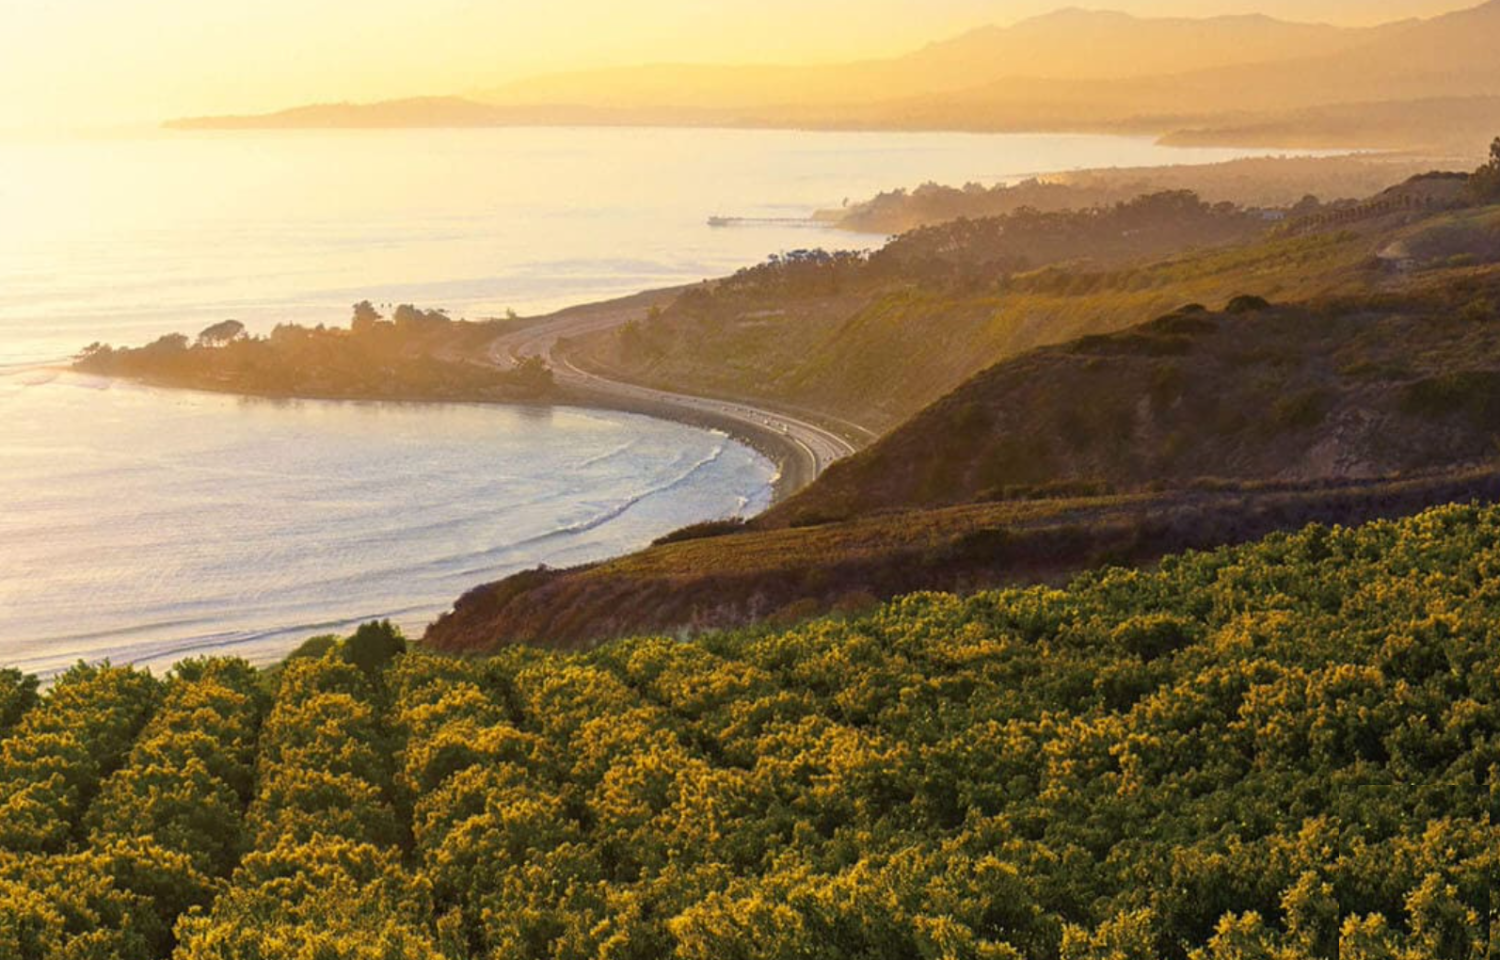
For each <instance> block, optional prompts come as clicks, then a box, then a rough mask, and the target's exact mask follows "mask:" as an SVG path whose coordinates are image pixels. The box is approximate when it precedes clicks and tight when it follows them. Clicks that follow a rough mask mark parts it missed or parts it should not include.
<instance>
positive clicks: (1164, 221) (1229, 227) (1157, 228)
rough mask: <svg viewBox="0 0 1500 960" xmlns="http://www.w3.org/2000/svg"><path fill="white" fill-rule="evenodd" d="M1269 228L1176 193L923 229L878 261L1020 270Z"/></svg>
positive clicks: (1110, 259)
mask: <svg viewBox="0 0 1500 960" xmlns="http://www.w3.org/2000/svg"><path fill="white" fill-rule="evenodd" d="M1308 202H1309V203H1311V204H1313V205H1316V204H1317V200H1316V199H1313V198H1309V201H1308ZM1266 226H1267V223H1266V221H1265V220H1263V219H1261V217H1260V216H1259V215H1257V214H1255V213H1252V212H1249V211H1245V210H1242V209H1241V208H1239V207H1237V206H1235V205H1234V204H1232V203H1218V204H1209V203H1206V202H1204V201H1203V200H1202V199H1201V198H1199V196H1198V195H1197V194H1196V193H1193V192H1191V191H1187V190H1173V191H1166V192H1162V193H1155V194H1150V195H1147V196H1142V197H1137V198H1135V199H1133V200H1129V201H1126V202H1123V203H1117V204H1113V205H1110V206H1101V207H1090V208H1087V209H1082V210H1057V211H1050V212H1042V211H1038V210H1035V209H1031V208H1027V207H1023V208H1021V209H1019V210H1015V211H1013V212H1011V213H1008V214H1005V215H1003V216H998V217H984V218H979V219H968V218H961V219H958V220H955V221H951V222H948V223H943V224H938V225H935V226H929V227H920V228H918V229H916V230H912V231H910V232H908V233H905V234H902V235H901V236H899V237H897V238H896V239H895V240H893V241H892V242H891V243H890V244H889V245H888V246H887V247H886V248H885V249H884V250H883V251H882V252H881V256H882V257H889V258H892V259H894V260H896V261H898V262H900V263H901V264H903V266H904V267H905V269H907V270H916V271H917V272H919V273H929V272H940V271H941V270H942V268H943V266H944V265H946V266H947V267H949V268H952V267H958V266H965V265H967V266H979V267H988V268H989V269H990V272H992V273H994V272H1018V271H1019V270H1024V269H1034V268H1037V267H1042V266H1045V265H1048V264H1052V263H1059V262H1062V261H1067V260H1092V261H1096V262H1101V263H1120V262H1125V261H1131V260H1141V259H1146V258H1149V257H1152V256H1157V255H1163V254H1166V253H1170V252H1173V251H1177V250H1182V249H1186V248H1189V247H1202V246H1216V245H1221V244H1226V243H1233V242H1236V241H1242V240H1248V239H1250V238H1252V237H1254V236H1256V235H1257V234H1259V233H1262V232H1264V230H1265V229H1266Z"/></svg>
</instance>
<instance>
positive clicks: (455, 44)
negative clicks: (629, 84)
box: [0, 0, 1478, 129]
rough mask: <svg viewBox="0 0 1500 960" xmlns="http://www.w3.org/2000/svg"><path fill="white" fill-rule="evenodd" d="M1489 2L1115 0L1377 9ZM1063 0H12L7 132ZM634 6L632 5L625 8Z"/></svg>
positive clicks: (901, 24) (511, 73)
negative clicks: (13, 128)
mask: <svg viewBox="0 0 1500 960" xmlns="http://www.w3.org/2000/svg"><path fill="white" fill-rule="evenodd" d="M1477 3H1478V0H1113V2H1110V0H1105V2H1094V3H1088V4H1085V5H1087V6H1093V7H1099V8H1105V9H1119V10H1128V11H1130V12H1132V13H1137V14H1147V15H1149V14H1177V15H1194V16H1202V15H1207V14H1211V13H1231V12H1263V13H1268V14H1272V15H1276V16H1282V17H1285V18H1288V19H1302V20H1311V19H1319V20H1326V21H1333V22H1342V23H1371V22H1377V21H1381V20H1389V19H1395V18H1399V17H1404V16H1412V15H1426V14H1432V13H1440V12H1443V11H1446V10H1454V9H1459V8H1462V7H1466V6H1473V5H1476V4H1477ZM1066 5H1068V4H1067V3H1066V2H1065V0H1055V2H1049V0H811V2H809V0H0V64H3V67H0V129H3V128H8V127H17V126H28V125H39V124H55V125H61V126H68V125H77V124H112V123H128V122H146V121H154V120H157V119H160V118H163V117H171V116H180V115H184V114H196V113H219V112H235V111H259V110H267V109H274V108H277V107H282V106H288V105H294V104H298V103H305V102H309V101H330V100H345V99H348V100H371V99H380V98H384V97H394V96H405V95H411V94H417V93H447V92H462V91H465V90H470V89H473V88H477V87H484V86H490V85H494V84H496V83H499V82H503V81H505V80H508V79H512V78H515V77H518V76H524V75H527V74H534V73H538V72H549V71H555V70H566V69H572V68H576V67H589V66H601V65H612V64H623V63H632V62H640V61H664V60H670V61H681V62H690V61H692V62H714V61H741V62H807V61H818V60H840V59H848V58H853V57H859V56H867V55H879V54H888V53H896V52H901V51H904V50H908V49H912V48H915V47H918V46H920V45H922V44H923V43H925V42H927V41H929V40H935V39H940V38H942V37H944V36H947V35H950V34H954V33H957V32H959V31H962V30H964V29H967V28H970V27H974V26H978V25H981V24H986V23H1007V22H1011V21H1014V20H1017V19H1020V18H1023V17H1027V16H1031V15H1034V14H1037V13H1044V12H1047V11H1049V10H1052V9H1056V8H1057V7H1059V6H1066ZM627 11H628V12H627Z"/></svg>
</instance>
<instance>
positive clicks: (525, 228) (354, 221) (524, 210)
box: [0, 129, 1265, 364]
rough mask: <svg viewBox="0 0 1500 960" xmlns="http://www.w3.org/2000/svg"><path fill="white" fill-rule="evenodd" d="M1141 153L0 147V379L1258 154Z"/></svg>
mask: <svg viewBox="0 0 1500 960" xmlns="http://www.w3.org/2000/svg"><path fill="white" fill-rule="evenodd" d="M1264 152H1265V151H1263V150H1261V151H1244V150H1233V149H1221V148H1211V149H1177V148H1169V147H1161V146H1158V145H1156V144H1155V143H1153V142H1152V141H1151V140H1149V139H1147V138H1119V137H1102V136H1082V135H1080V136H1064V135H1032V136H1018V135H993V134H972V135H971V134H951V133H933V134H899V133H810V132H800V131H759V130H680V129H498V130H492V129H481V130H407V131H350V132H265V133H234V134H201V135H188V134H179V135H167V134H164V135H162V136H156V137H148V138H141V139H120V140H92V141H54V142H44V143H5V142H0V364H8V363H16V362H20V361H28V360H38V359H56V358H58V357H63V356H68V355H70V354H72V353H73V352H75V351H76V350H77V349H78V348H80V347H82V346H84V345H86V344H87V343H89V342H91V341H94V340H104V341H106V342H113V343H116V344H120V343H135V342H140V341H143V340H146V339H149V338H153V337H156V336H159V335H161V334H163V333H170V332H174V331H182V332H187V333H194V332H196V331H197V330H199V329H202V328H203V327H205V326H207V325H208V324H209V323H212V322H214V321H216V320H222V319H226V318H231V317H232V318H234V319H237V320H241V321H243V322H244V323H246V324H247V325H248V326H249V327H250V328H251V329H252V330H256V331H266V330H269V328H270V327H271V326H273V325H275V324H276V323H279V322H283V321H296V322H304V323H314V324H316V323H322V322H326V323H343V322H346V319H347V313H348V306H349V304H351V303H353V302H355V301H357V300H363V299H367V298H368V299H371V300H374V301H376V302H379V303H385V302H392V303H400V302H412V303H415V304H417V305H419V306H422V307H424V308H437V307H446V308H448V309H449V310H450V311H451V312H452V315H453V316H454V317H455V318H458V317H468V318H470V319H477V318H480V317H486V316H497V315H501V314H503V313H504V311H505V310H506V309H508V308H509V309H515V310H518V311H521V312H522V313H530V312H534V311H538V310H544V309H549V308H556V307H561V306H566V305H569V304H572V303H577V302H580V301H583V300H589V299H594V298H599V297H607V296H612V295H617V294H629V293H635V292H637V291H639V290H641V289H645V288H648V287H652V286H663V285H668V284H675V283H685V282H692V281H695V280H701V279H704V278H706V277H712V276H717V275H721V274H724V273H726V272H730V271H733V270H735V269H737V268H739V267H742V266H746V265H749V264H753V263H756V262H759V261H761V260H763V259H764V258H765V257H766V255H768V254H771V253H776V252H778V251H781V250H788V249H793V248H796V247H800V246H819V245H822V246H828V247H867V246H873V245H877V244H878V239H879V238H873V237H867V236H860V235H856V234H849V233H843V232H837V231H832V230H825V229H814V228H807V227H790V228H766V227H756V228H737V229H717V230H716V229H713V228H710V227H709V226H707V219H708V217H709V216H711V215H713V214H724V215H738V216H763V217H766V216H774V217H800V216H806V215H808V214H810V213H812V212H813V211H814V210H816V209H818V208H820V207H833V206H838V205H839V204H840V203H841V202H842V201H843V200H844V198H846V197H847V198H852V199H864V198H866V197H868V196H870V195H872V194H874V193H876V192H878V191H880V190H888V189H894V188H898V187H910V186H915V185H916V184H918V183H921V182H923V181H926V180H935V181H937V182H940V183H952V184H961V183H964V182H967V181H970V180H979V181H983V182H986V183H990V182H996V181H999V180H1002V179H1006V178H1009V177H1014V176H1020V175H1024V174H1029V173H1036V172H1051V171H1058V170H1066V169H1076V168H1080V167H1098V166H1126V167H1128V166H1143V165H1154V164H1164V163H1199V162H1211V161H1215V160H1223V159H1229V158H1232V157H1236V156H1244V155H1250V154H1259V153H1264Z"/></svg>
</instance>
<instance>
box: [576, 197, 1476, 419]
mask: <svg viewBox="0 0 1500 960" xmlns="http://www.w3.org/2000/svg"><path fill="white" fill-rule="evenodd" d="M1018 216H1020V217H1021V218H1022V221H1024V220H1025V219H1026V217H1027V215H1025V214H1021V215H1018ZM1049 216H1051V217H1060V218H1063V219H1066V218H1067V217H1069V216H1075V215H1066V214H1057V215H1049ZM1448 216H1455V215H1451V214H1430V213H1421V212H1405V213H1397V214H1393V215H1392V216H1389V217H1384V218H1376V219H1372V220H1364V221H1359V222H1355V223H1352V224H1349V225H1348V226H1347V227H1334V228H1329V229H1327V230H1325V231H1323V232H1318V233H1313V234H1309V235H1302V236H1293V235H1289V234H1286V233H1285V232H1277V233H1275V234H1273V235H1270V236H1266V237H1265V238H1263V239H1259V240H1253V241H1251V242H1249V243H1242V244H1238V245H1232V246H1227V247H1226V246H1215V245H1213V243H1214V241H1213V239H1212V237H1213V235H1212V234H1209V233H1204V232H1195V231H1185V232H1181V233H1179V232H1174V231H1172V230H1170V229H1160V230H1157V231H1147V232H1144V233H1132V234H1131V235H1130V236H1122V233H1121V230H1120V229H1114V230H1109V229H1107V228H1103V227H1101V228H1100V229H1099V231H1098V233H1097V234H1096V237H1095V239H1094V240H1092V241H1091V240H1089V239H1087V238H1085V239H1079V237H1078V235H1077V234H1076V233H1069V232H1066V231H1064V232H1062V236H1065V237H1068V238H1069V239H1068V240H1067V241H1066V242H1059V239H1060V238H1059V239H1052V240H1050V241H1049V239H1048V235H1049V234H1050V233H1052V232H1054V231H1053V225H1054V223H1055V222H1056V221H1054V220H1053V219H1050V218H1042V219H1041V221H1040V223H1039V225H1038V226H1037V227H1036V228H1034V229H1033V230H1031V231H1026V232H1023V233H1022V234H1021V235H1020V236H1017V235H1016V230H1015V228H1016V227H1017V226H1018V225H1019V223H1020V222H1021V221H1017V220H1016V219H1015V218H1012V219H1010V220H1008V221H974V222H968V223H965V222H957V223H953V224H947V225H942V226H937V227H929V228H925V229H923V230H918V231H914V232H912V233H910V234H906V235H903V236H902V237H901V238H899V239H897V240H896V241H894V242H893V243H891V244H890V245H888V246H887V247H886V248H884V249H883V250H882V251H880V252H879V253H878V254H877V255H876V256H874V257H872V258H871V259H870V262H869V264H868V265H867V266H865V267H860V266H859V265H857V264H855V265H852V266H851V265H849V264H844V263H834V264H829V265H823V266H819V265H817V264H814V265H812V266H809V265H807V264H792V263H784V262H783V263H778V264H772V265H770V266H768V267H765V268H761V269H759V270H755V271H747V272H745V273H743V274H742V275H741V276H740V277H737V278H734V279H732V280H729V281H724V282H721V283H719V284H718V285H716V286H715V287H714V288H712V289H708V288H705V289H701V290H698V291H696V292H695V293H693V294H691V295H688V296H684V297H682V298H680V299H679V300H678V301H677V303H676V304H674V305H673V306H672V307H670V308H669V309H667V310H666V311H665V312H661V313H659V314H653V315H651V316H643V317H642V319H641V320H640V321H639V322H637V323H635V324H632V325H629V326H626V327H624V328H620V329H616V330H611V331H608V332H605V333H601V334H596V335H593V336H590V337H586V338H581V339H580V340H579V341H578V342H577V343H575V344H573V345H572V346H571V347H570V348H569V350H570V352H571V354H572V356H573V357H574V358H575V359H576V360H577V361H578V362H580V363H581V364H582V365H584V366H589V367H594V368H596V369H599V370H601V371H605V372H608V373H610V374H612V375H615V376H618V377H620V378H622V379H630V380H636V381H639V382H643V383H647V384H650V385H653V386H658V387H663V388H667V389H676V390H685V391H688V392H694V393H703V394H710V395H713V394H718V395H726V396H734V397H745V398H752V399H757V400H767V401H770V402H773V403H782V404H787V405H792V406H801V407H807V408H812V409H816V410H821V411H824V412H827V413H832V414H834V415H837V416H839V417H842V418H845V419H848V420H853V421H855V422H857V423H862V424H864V425H865V426H867V427H870V428H872V429H875V430H877V431H884V430H886V429H889V428H890V427H893V426H895V425H896V424H898V423H901V422H902V421H904V420H906V419H907V418H909V417H911V416H912V415H914V414H915V413H917V412H918V411H919V410H921V409H923V408H924V407H926V406H928V405H929V404H931V403H932V402H934V401H936V400H937V399H939V398H940V397H942V396H944V395H945V394H947V393H949V392H950V391H951V390H953V389H954V388H956V387H957V386H959V385H960V384H962V383H963V382H964V381H966V380H967V379H969V378H970V377H972V376H974V375H975V374H977V373H979V372H980V371H982V370H985V369H987V368H988V367H990V366H992V365H994V364H995V363H997V362H999V361H1002V360H1004V359H1006V358H1009V357H1014V356H1018V355H1020V354H1022V353H1025V352H1026V351H1029V350H1032V349H1034V348H1036V347H1039V346H1045V345H1048V344H1058V343H1065V342H1067V341H1070V340H1074V339H1077V338H1079V337H1083V336H1087V335H1091V334H1104V333H1113V332H1116V331H1119V330H1122V329H1125V328H1127V327H1131V326H1135V325H1136V324H1139V323H1142V322H1145V321H1147V320H1150V319H1152V318H1154V317H1157V316H1161V315H1162V314H1165V313H1167V312H1169V311H1171V310H1173V309H1175V308H1177V307H1180V306H1182V305H1183V304H1187V303H1192V302H1200V303H1211V304H1222V303H1224V302H1225V301H1227V300H1228V299H1230V298H1231V297H1234V296H1236V295H1239V294H1242V293H1246V292H1251V293H1254V294H1257V295H1260V296H1264V297H1267V298H1270V299H1274V300H1277V301H1293V300H1302V299H1306V298H1310V297H1314V296H1320V295H1342V294H1349V295H1355V294H1362V293H1366V292H1369V291H1381V290H1387V289H1400V288H1402V287H1404V286H1406V285H1407V284H1408V283H1409V282H1410V278H1408V277H1406V276H1398V275H1393V274H1392V273H1391V272H1390V271H1389V269H1388V268H1387V266H1386V265H1385V264H1383V263H1382V262H1381V261H1380V259H1379V257H1378V254H1379V253H1380V252H1382V251H1383V250H1385V249H1386V248H1388V247H1389V246H1390V245H1391V244H1392V243H1393V242H1396V241H1398V240H1399V239H1401V238H1402V237H1404V236H1405V235H1406V231H1408V230H1412V229H1429V228H1430V227H1431V225H1432V224H1435V223H1441V222H1443V218H1445V217H1448ZM997 222H1000V223H1003V224H1004V226H1005V228H1006V231H1005V232H1000V233H999V234H997V235H996V240H998V241H999V242H997V243H989V242H987V241H986V240H985V231H986V230H989V231H990V232H991V233H994V232H995V231H994V228H993V227H992V226H989V225H992V224H995V223H997ZM1422 223H1426V224H1427V225H1428V226H1427V227H1420V226H1419V225H1420V224H1422ZM1022 237H1024V238H1025V239H1027V240H1034V241H1035V242H1024V243H1023V242H1022V240H1021V238H1022ZM1221 239H1222V238H1221ZM1135 241H1138V242H1135ZM1198 244H1206V245H1207V247H1206V248H1204V249H1196V250H1192V249H1189V250H1187V251H1186V252H1179V251H1183V248H1184V247H1193V246H1195V245H1198ZM1063 257H1066V258H1067V261H1068V262H1062V263H1059V262H1057V260H1058V258H1063ZM1089 257H1092V258H1093V259H1092V260H1091V259H1087V258H1089ZM1163 257H1165V259H1163ZM1079 258H1084V259H1079Z"/></svg>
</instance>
